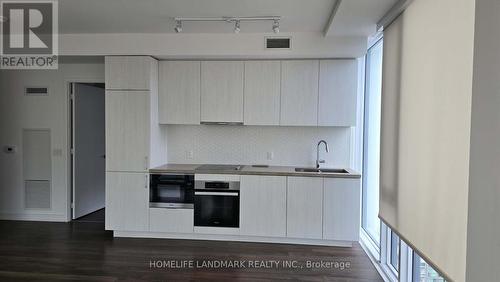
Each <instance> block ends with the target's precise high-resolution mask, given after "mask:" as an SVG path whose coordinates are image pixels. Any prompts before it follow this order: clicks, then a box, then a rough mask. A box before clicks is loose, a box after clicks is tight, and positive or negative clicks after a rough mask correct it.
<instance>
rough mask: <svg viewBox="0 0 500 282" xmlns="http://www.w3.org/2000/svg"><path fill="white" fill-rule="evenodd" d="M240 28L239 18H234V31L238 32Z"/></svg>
mask: <svg viewBox="0 0 500 282" xmlns="http://www.w3.org/2000/svg"><path fill="white" fill-rule="evenodd" d="M240 30H241V28H240V20H236V21H235V22H234V33H240Z"/></svg>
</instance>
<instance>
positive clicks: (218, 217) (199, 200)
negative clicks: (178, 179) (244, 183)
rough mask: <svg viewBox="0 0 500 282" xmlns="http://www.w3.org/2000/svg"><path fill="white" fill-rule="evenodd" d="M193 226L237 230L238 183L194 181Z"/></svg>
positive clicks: (238, 215)
mask: <svg viewBox="0 0 500 282" xmlns="http://www.w3.org/2000/svg"><path fill="white" fill-rule="evenodd" d="M194 225H195V226H205V227H233V228H238V227H239V226H240V183H239V182H236V181H196V182H195V191H194Z"/></svg>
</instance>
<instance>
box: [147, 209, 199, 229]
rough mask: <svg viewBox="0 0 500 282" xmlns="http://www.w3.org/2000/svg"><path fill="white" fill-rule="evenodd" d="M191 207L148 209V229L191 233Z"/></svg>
mask: <svg viewBox="0 0 500 282" xmlns="http://www.w3.org/2000/svg"><path fill="white" fill-rule="evenodd" d="M193 220H194V212H193V209H165V208H150V209H149V231H151V232H174V233H175V232H178V233H193Z"/></svg>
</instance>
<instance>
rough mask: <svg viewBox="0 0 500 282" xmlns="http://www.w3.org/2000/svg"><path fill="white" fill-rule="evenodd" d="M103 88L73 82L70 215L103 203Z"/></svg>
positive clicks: (93, 209)
mask: <svg viewBox="0 0 500 282" xmlns="http://www.w3.org/2000/svg"><path fill="white" fill-rule="evenodd" d="M104 101H105V100H104V88H100V87H97V86H94V85H91V84H83V83H74V84H73V103H72V109H73V126H72V127H73V138H72V139H73V219H75V218H79V217H81V216H84V215H86V214H89V213H91V212H94V211H97V210H99V209H102V208H103V207H104V202H105V152H106V150H105V119H104V111H105V102H104Z"/></svg>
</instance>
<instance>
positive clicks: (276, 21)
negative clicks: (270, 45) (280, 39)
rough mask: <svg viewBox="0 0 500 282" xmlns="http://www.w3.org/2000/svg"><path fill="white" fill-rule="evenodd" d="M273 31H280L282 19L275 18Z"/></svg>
mask: <svg viewBox="0 0 500 282" xmlns="http://www.w3.org/2000/svg"><path fill="white" fill-rule="evenodd" d="M273 31H274V33H279V32H280V21H279V20H274V22H273Z"/></svg>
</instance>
